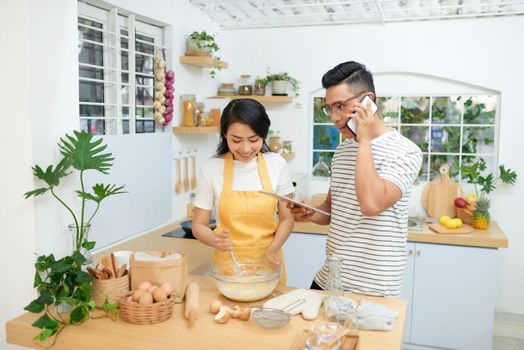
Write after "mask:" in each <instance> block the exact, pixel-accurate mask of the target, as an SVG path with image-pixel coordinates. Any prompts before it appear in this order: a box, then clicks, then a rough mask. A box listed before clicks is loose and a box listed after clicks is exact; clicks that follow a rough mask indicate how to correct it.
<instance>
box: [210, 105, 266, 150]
mask: <svg viewBox="0 0 524 350" xmlns="http://www.w3.org/2000/svg"><path fill="white" fill-rule="evenodd" d="M234 123H242V124H246V125H247V126H249V127H250V128H251V129H253V131H254V132H255V134H257V135H258V136H260V137H261V138H262V139H263V140H264V142H263V144H262V149H261V152H262V153H264V152H267V151H269V147H268V146H267V144H266V137H267V134H268V132H269V126H270V125H271V120H269V117H268V115H267V113H266V109H265V108H264V106H262V104H261V103H260V102H258V101H256V100H253V99H250V98H242V99H238V100H232V101H231V102H229V103H228V104H227V106H226V108H224V111H223V112H222V117H221V118H220V142H219V143H218V147H217V154H216V155H217V156H219V155H221V154H224V153H227V152H229V147H228V145H227V139H226V133H227V130H228V129H229V126H230V125H231V124H234Z"/></svg>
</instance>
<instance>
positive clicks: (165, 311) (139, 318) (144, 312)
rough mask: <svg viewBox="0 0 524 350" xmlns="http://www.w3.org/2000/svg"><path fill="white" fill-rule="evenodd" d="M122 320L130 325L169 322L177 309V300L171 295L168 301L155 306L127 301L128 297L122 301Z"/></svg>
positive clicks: (154, 304)
mask: <svg viewBox="0 0 524 350" xmlns="http://www.w3.org/2000/svg"><path fill="white" fill-rule="evenodd" d="M119 309H120V318H121V319H122V320H124V321H126V322H129V323H135V324H153V323H158V322H163V321H165V320H168V319H169V318H171V316H172V315H173V310H174V309H175V298H174V296H173V295H171V296H170V297H169V298H168V299H167V300H166V301H161V302H159V303H153V304H147V305H143V304H139V303H135V302H129V301H127V296H125V297H123V298H122V299H121V300H120V308H119Z"/></svg>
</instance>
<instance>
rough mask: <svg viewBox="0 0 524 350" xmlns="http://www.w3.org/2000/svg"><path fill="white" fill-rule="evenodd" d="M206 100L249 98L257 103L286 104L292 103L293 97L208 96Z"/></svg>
mask: <svg viewBox="0 0 524 350" xmlns="http://www.w3.org/2000/svg"><path fill="white" fill-rule="evenodd" d="M208 98H226V99H230V100H238V99H239V98H251V99H253V100H257V101H258V102H275V103H288V102H291V101H293V96H257V95H248V96H243V95H233V96H210V97H208Z"/></svg>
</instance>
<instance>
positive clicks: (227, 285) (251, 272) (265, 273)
mask: <svg viewBox="0 0 524 350" xmlns="http://www.w3.org/2000/svg"><path fill="white" fill-rule="evenodd" d="M238 262H239V265H240V273H237V270H236V267H235V265H233V264H224V265H217V266H215V267H213V270H212V272H211V276H212V277H213V279H214V280H215V284H216V286H217V288H218V290H219V291H220V293H222V295H224V296H225V297H226V298H228V299H231V300H235V301H242V302H248V301H257V300H261V299H264V298H265V297H267V296H268V295H270V294H271V293H272V292H273V290H274V289H275V287H276V286H277V284H278V281H279V279H280V269H275V268H274V267H272V266H271V265H269V264H267V263H265V262H260V261H246V260H241V259H240V260H239V261H238Z"/></svg>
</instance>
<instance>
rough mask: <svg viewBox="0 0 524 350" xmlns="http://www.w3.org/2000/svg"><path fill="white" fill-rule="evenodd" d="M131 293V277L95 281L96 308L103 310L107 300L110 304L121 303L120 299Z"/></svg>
mask: <svg viewBox="0 0 524 350" xmlns="http://www.w3.org/2000/svg"><path fill="white" fill-rule="evenodd" d="M127 293H129V275H128V274H126V275H125V276H122V277H118V278H110V279H106V280H98V279H96V280H94V281H93V300H94V301H95V302H96V306H97V307H99V308H102V307H103V305H104V302H105V300H106V298H107V301H108V302H109V303H112V304H114V303H119V302H120V299H121V298H122V297H123V296H124V295H126V294H127Z"/></svg>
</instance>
